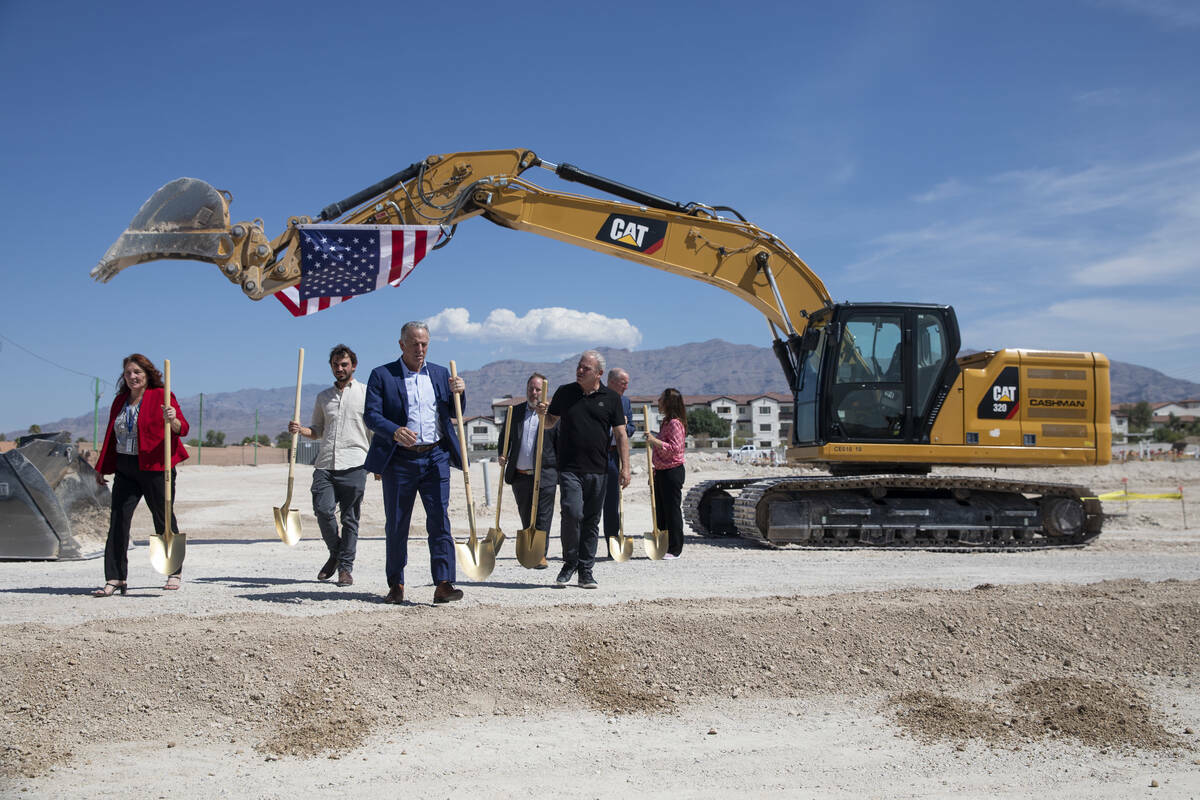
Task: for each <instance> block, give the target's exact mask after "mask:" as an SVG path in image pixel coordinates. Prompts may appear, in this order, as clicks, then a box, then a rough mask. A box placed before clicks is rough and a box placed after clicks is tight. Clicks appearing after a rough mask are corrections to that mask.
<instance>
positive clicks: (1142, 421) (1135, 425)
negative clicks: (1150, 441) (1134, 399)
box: [1122, 400, 1154, 433]
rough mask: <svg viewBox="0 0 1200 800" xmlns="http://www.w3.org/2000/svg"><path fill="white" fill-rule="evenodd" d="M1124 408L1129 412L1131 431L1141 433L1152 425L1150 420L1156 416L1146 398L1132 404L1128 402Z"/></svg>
mask: <svg viewBox="0 0 1200 800" xmlns="http://www.w3.org/2000/svg"><path fill="white" fill-rule="evenodd" d="M1122 408H1123V409H1124V410H1125V411H1127V412H1128V414H1129V430H1130V431H1131V432H1133V433H1141V432H1142V431H1144V430H1146V428H1149V427H1150V420H1151V419H1152V418H1153V417H1154V411H1153V410H1152V409H1151V408H1150V404H1149V403H1147V402H1146V401H1145V400H1142V401H1140V402H1138V403H1135V404H1134V405H1132V406H1130V405H1128V404H1126V405H1124V406H1122Z"/></svg>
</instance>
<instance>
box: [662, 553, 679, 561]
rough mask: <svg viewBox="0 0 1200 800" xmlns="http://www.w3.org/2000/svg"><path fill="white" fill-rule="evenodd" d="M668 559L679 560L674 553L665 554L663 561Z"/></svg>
mask: <svg viewBox="0 0 1200 800" xmlns="http://www.w3.org/2000/svg"><path fill="white" fill-rule="evenodd" d="M668 558H679V556H677V555H675V554H674V553H667V554H666V555H665V556H663V561H666V560H667V559H668Z"/></svg>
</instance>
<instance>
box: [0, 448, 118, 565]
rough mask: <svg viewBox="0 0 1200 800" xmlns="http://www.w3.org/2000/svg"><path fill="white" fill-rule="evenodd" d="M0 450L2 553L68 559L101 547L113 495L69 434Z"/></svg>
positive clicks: (11, 556) (89, 555) (14, 556)
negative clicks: (99, 480)
mask: <svg viewBox="0 0 1200 800" xmlns="http://www.w3.org/2000/svg"><path fill="white" fill-rule="evenodd" d="M18 443H19V445H20V446H19V447H18V448H17V449H16V450H10V451H8V452H7V453H3V454H0V558H7V559H30V560H35V559H36V560H41V559H45V560H54V559H58V560H71V559H82V558H92V557H94V556H97V555H100V554H101V553H103V552H104V543H105V539H106V534H107V532H108V508H109V506H110V505H111V502H112V495H111V493H110V492H109V490H108V488H107V487H105V486H101V485H99V484H97V483H96V471H95V470H94V469H92V467H91V465H90V464H88V463H87V461H85V460H84V459H83V457H82V456H80V455H79V452H78V448H76V447H75V445H73V444H71V442H70V436H69V434H38V435H36V436H34V437H29V438H22V439H20V440H18Z"/></svg>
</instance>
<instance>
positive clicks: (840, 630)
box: [0, 461, 1200, 798]
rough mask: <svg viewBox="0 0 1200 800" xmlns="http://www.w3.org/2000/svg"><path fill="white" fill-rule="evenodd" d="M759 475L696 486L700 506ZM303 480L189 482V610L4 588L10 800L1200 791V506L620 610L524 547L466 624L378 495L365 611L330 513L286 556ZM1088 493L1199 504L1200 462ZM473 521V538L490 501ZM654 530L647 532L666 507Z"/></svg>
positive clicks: (774, 565) (631, 587) (143, 562)
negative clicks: (397, 537) (1068, 538)
mask: <svg viewBox="0 0 1200 800" xmlns="http://www.w3.org/2000/svg"><path fill="white" fill-rule="evenodd" d="M732 469H735V468H734V467H731V466H729V465H727V464H723V463H720V462H713V463H709V462H705V461H698V462H694V463H689V480H688V485H690V484H691V483H692V482H693V481H698V480H703V479H707V478H709V477H714V476H715V475H717V474H720V473H721V472H722V471H729V470H732ZM285 472H286V468H284V467H277V466H267V467H259V468H257V469H254V468H249V467H246V468H239V467H227V468H219V467H196V468H187V469H184V470H183V471H182V472H181V475H180V479H179V492H180V503H179V514H180V519H181V525H182V526H183V527H184V529H185V530H186V531H187V532H188V533H189V536H190V541H189V549H188V561H187V565H186V567H185V584H184V589H183V590H182V591H180V592H178V593H168V592H163V591H162V590H161V589H160V588H158V587H159V586H160V585H161V578H160V576H157V575H155V574H153V573H152V572H151V570H150V569H149V565H148V561H147V556H146V550H145V548H144V547H139V548H137V549H135V550H134V551H132V552H131V568H132V575H131V586H132V587H133V588H132V589H131V593H130V595H129V596H127V597H124V598H121V597H114V598H110V599H105V600H95V599H92V598H90V597H88V596H87V595H86V592H87V591H88V590H90V589H91V588H94V587H95V586H98V585H99V584H100V583H101V582H102V576H101V571H102V569H101V565H100V563H99V562H98V561H85V562H74V563H61V564H37V563H6V564H0V574H2V575H3V586H2V588H0V621H2V624H3V633H4V639H5V647H4V648H3V650H2V651H0V679H2V683H0V708H2V709H3V717H2V718H0V719H2V721H0V736H2V741H3V743H4V744H3V747H4V748H5V749H4V750H3V751H2V753H0V791H3V792H4V793H5V794H7V795H20V794H21V793H22V792H25V793H26V796H37V797H77V796H79V795H81V794H91V793H99V794H101V795H107V794H117V793H121V791H122V790H124V793H130V792H133V793H135V794H138V795H147V796H164V797H166V796H177V795H180V794H186V795H188V796H191V797H226V796H229V797H232V796H237V797H244V796H256V797H276V796H278V797H284V796H294V795H295V794H296V792H297V791H312V790H318V791H319V790H325V789H333V790H335V791H340V792H346V793H349V794H352V795H354V796H366V797H373V796H385V795H386V796H394V795H395V794H397V793H402V794H409V793H415V794H420V795H429V794H434V795H439V796H452V795H460V794H470V793H479V794H484V795H486V796H502V797H529V796H541V795H548V794H551V793H554V794H559V793H562V792H565V791H569V792H570V793H572V794H577V795H581V796H589V797H591V796H594V797H614V796H628V795H629V794H630V793H635V794H638V795H650V796H671V797H716V796H725V795H729V794H731V793H734V792H738V793H740V794H742V795H746V796H787V797H889V798H891V797H951V796H953V797H961V796H989V797H996V796H999V797H1027V796H1034V795H1045V794H1048V793H1050V794H1053V795H1054V796H1058V797H1067V798H1084V797H1113V798H1116V797H1122V798H1124V797H1130V796H1140V795H1141V794H1143V793H1145V794H1147V795H1149V796H1153V797H1197V796H1200V747H1197V743H1198V737H1197V735H1196V733H1195V731H1197V730H1200V686H1198V685H1197V681H1198V680H1200V674H1198V673H1200V659H1198V658H1197V655H1196V654H1197V652H1200V531H1197V530H1185V529H1184V527H1183V516H1182V514H1181V509H1180V508H1179V504H1178V503H1166V502H1162V503H1150V502H1145V503H1133V504H1131V505H1130V508H1129V509H1128V510H1126V509H1125V508H1124V506H1123V504H1116V505H1114V506H1113V507H1111V508H1109V507H1107V506H1106V509H1105V510H1106V513H1108V514H1110V515H1112V516H1110V518H1109V519H1108V520H1107V522H1106V532H1105V534H1104V535H1103V536H1102V537H1101V538H1100V539H1099V540H1098V541H1097V542H1095V543H1094V544H1092V545H1091V546H1089V547H1087V548H1084V549H1080V550H1065V551H1050V552H1039V553H1018V554H982V553H981V554H973V555H939V554H936V553H928V552H901V553H881V552H863V551H828V552H820V553H811V552H804V551H799V550H782V551H771V550H764V549H760V548H757V547H753V546H742V545H740V544H739V543H737V542H730V541H727V540H715V539H700V538H698V537H691V536H689V537H688V541H687V544H686V547H685V550H684V557H683V558H681V559H679V560H678V561H675V562H650V561H648V560H647V559H645V558H644V557H642V556H641V553H640V552H639V553H638V554H637V555H638V557H637V558H635V559H634V560H633V561H631V562H629V563H627V564H614V563H611V562H603V563H601V564H599V565H598V568H597V575H596V577H597V579H598V580H599V582H600V588H599V589H598V590H596V591H584V590H581V589H578V588H575V587H570V588H568V589H564V590H555V589H551V588H549V586H548V584H549V581H550V580H551V579H552V578H553V573H554V569H551V570H548V571H526V570H524V569H522V568H521V567H520V566H519V565H517V563H516V561H515V559H514V557H513V552H512V550H511V545H510V546H509V547H508V548H506V550H505V551H504V552H503V553H502V557H501V559H500V562H499V566H498V568H497V570H496V572H495V573H494V574H493V576H492V577H491V579H489V580H488V581H486V582H483V583H481V584H478V585H473V584H471V583H469V582H464V583H461V584H460V585H461V586H462V588H464V590H465V591H466V598H465V600H464V601H463V602H462V603H459V604H455V605H452V606H439V607H433V606H431V605H430V604H429V600H430V598H431V596H432V587H431V586H430V585H428V554H427V551H426V550H425V547H424V542H423V541H422V540H420V539H417V538H414V540H413V542H412V546H411V548H410V553H411V563H410V567H409V570H410V572H409V574H410V578H409V583H410V588H411V590H410V597H411V598H412V602H411V603H410V604H408V605H405V606H403V607H393V606H385V605H383V604H381V603H380V602H379V600H380V598H381V596H382V594H383V592H384V591H385V590H386V586H385V585H384V583H383V577H382V563H383V541H382V518H383V515H382V511H381V510H380V508H379V498H378V492H377V490H373V491H372V492H369V498H370V500H369V502H368V504H367V508H366V509H365V510H364V518H365V520H366V524H365V525H364V531H363V538H362V540H361V541H360V547H359V558H358V565H357V567H356V570H355V577H356V584H355V586H353V587H349V588H344V589H339V588H337V587H334V586H331V585H328V584H323V583H319V582H317V581H316V580H315V573H316V571H317V569H318V567H319V566H320V565H321V563H322V562H323V560H324V547H323V545H322V544H321V542H320V538H319V535H318V534H317V529H316V523H315V520H314V519H313V518H312V517H311V515H310V514H309V513H308V511H307V509H305V515H304V529H305V538H304V539H303V540H302V541H301V543H300V544H299V545H297V546H296V547H295V548H287V547H286V546H284V545H283V544H281V543H280V542H279V541H278V540H277V539H274V538H273V536H274V534H273V525H272V522H271V508H272V507H274V506H275V505H278V503H279V501H280V500H281V499H282V498H281V497H279V496H277V495H279V494H280V489H281V488H282V487H283V476H284V474H285ZM762 472H764V473H768V474H769V472H770V471H769V470H762ZM1038 475H1039V477H1052V478H1053V479H1061V478H1062V477H1064V476H1062V475H1053V474H1050V475H1048V474H1047V472H1046V471H1042V472H1040V473H1038ZM1065 475H1069V476H1070V477H1069V479H1073V480H1075V481H1076V482H1083V483H1090V484H1091V485H1092V486H1093V487H1094V488H1096V489H1097V490H1098V491H1102V490H1105V489H1109V488H1117V487H1119V486H1120V485H1121V478H1122V477H1127V478H1129V480H1130V486H1131V489H1137V488H1142V489H1145V490H1158V489H1163V488H1173V487H1174V486H1175V485H1183V486H1184V488H1185V494H1187V496H1189V497H1190V496H1191V493H1193V492H1200V469H1197V466H1196V465H1195V464H1194V463H1184V464H1162V463H1158V464H1131V465H1114V466H1113V467H1109V468H1104V469H1101V470H1095V471H1089V473H1088V474H1087V475H1085V476H1079V475H1078V474H1076V473H1065ZM492 479H493V481H494V472H493V473H492ZM635 480H636V479H635ZM472 484H473V485H475V486H476V487H477V488H478V487H481V486H482V475H479V474H477V475H476V476H473V477H472ZM297 485H298V486H307V476H306V475H299V476H298V479H297ZM493 490H494V485H493ZM452 496H454V495H452ZM1197 496H1200V494H1198V495H1197ZM505 504H506V506H507V507H508V508H506V511H505V514H504V516H502V527H503V528H504V529H505V530H506V531H510V532H511V531H515V530H516V529H517V527H519V526H518V524H517V521H516V517H515V514H512V510H513V509H512V508H511V505H512V504H511V496H509V497H506V498H505ZM301 507H302V508H303V506H301ZM451 511H452V519H453V520H454V522H455V526H456V530H458V529H461V528H463V527H464V526H465V516H466V515H465V508H464V505H463V501H462V497H461V494H458V495H457V499H456V501H455V503H454V504H453V505H452V509H451ZM1187 511H1188V512H1192V511H1193V509H1192V507H1191V506H1190V505H1189V506H1188V508H1187ZM1196 514H1197V517H1196V519H1195V520H1194V522H1200V508H1197V509H1196ZM418 516H419V515H418ZM480 519H481V520H490V516H488V515H486V514H484V515H481V516H480ZM626 521H627V529H628V530H631V531H640V530H644V529H645V528H646V527H647V526H648V521H649V516H648V507H647V504H646V502H645V489H644V488H635V489H633V490H632V491H630V492H629V493H628V494H627V495H626ZM147 523H148V520H147V519H145V518H144V517H143V518H139V521H138V523H137V525H138V526H139V527H138V528H136V529H135V538H137V539H139V540H141V541H144V534H145V532H146V531H147V530H148V525H147ZM420 525H421V523H420V522H416V521H415V522H414V527H418V526H420ZM418 529H419V527H418ZM138 531H140V534H141V535H137V532H138ZM557 554H558V543H557V541H553V542H552V544H551V555H552V556H555V555H557ZM554 566H557V565H556V564H554ZM1152 783H1153V784H1157V786H1153V787H1152ZM135 787H136V788H135Z"/></svg>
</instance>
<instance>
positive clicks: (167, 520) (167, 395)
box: [159, 358, 175, 536]
mask: <svg viewBox="0 0 1200 800" xmlns="http://www.w3.org/2000/svg"><path fill="white" fill-rule="evenodd" d="M163 404H164V405H170V404H171V359H169V358H164V359H163ZM159 413H161V414H165V413H166V409H162V410H161V411H160V412H159ZM163 530H164V531H166V532H167V535H168V536H171V535H173V534H174V533H175V531H173V530H172V529H171V426H170V425H168V424H167V421H166V417H165V416H164V417H163Z"/></svg>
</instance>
